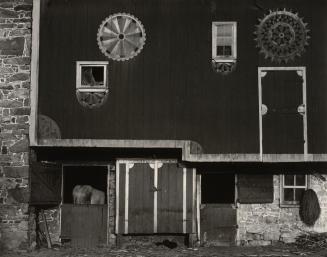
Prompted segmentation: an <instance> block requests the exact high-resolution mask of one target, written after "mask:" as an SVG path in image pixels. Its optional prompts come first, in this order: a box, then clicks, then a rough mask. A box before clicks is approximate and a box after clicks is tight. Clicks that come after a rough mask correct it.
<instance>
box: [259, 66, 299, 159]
mask: <svg viewBox="0 0 327 257" xmlns="http://www.w3.org/2000/svg"><path fill="white" fill-rule="evenodd" d="M262 104H264V105H266V106H267V108H268V111H267V113H266V114H265V115H263V116H262V131H263V134H262V135H263V153H264V154H274V153H275V154H276V153H277V154H288V153H293V154H295V153H298V154H303V153H304V136H303V116H302V115H301V114H299V113H298V111H297V109H298V106H300V105H302V104H305V103H303V78H302V77H300V76H299V75H298V74H297V71H268V72H267V73H266V76H264V77H263V78H262Z"/></svg>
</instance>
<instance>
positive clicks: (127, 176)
mask: <svg viewBox="0 0 327 257" xmlns="http://www.w3.org/2000/svg"><path fill="white" fill-rule="evenodd" d="M132 165H133V164H130V163H128V164H126V173H125V218H124V233H125V234H128V198H129V169H130V168H131V166H132Z"/></svg>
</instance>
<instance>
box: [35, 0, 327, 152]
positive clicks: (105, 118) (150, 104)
mask: <svg viewBox="0 0 327 257" xmlns="http://www.w3.org/2000/svg"><path fill="white" fill-rule="evenodd" d="M254 2H255V1H253V0H219V1H218V0H97V1H89V0H68V1H67V0H56V1H51V0H47V1H42V3H41V5H42V6H41V27H40V76H39V113H41V114H44V115H47V116H49V117H51V118H52V119H54V120H55V121H56V122H57V123H58V125H59V127H60V129H61V134H62V138H82V139H83V138H97V139H183V140H194V141H197V142H198V143H200V144H201V145H202V147H203V149H204V152H206V153H257V152H259V123H258V79H257V67H258V66H281V65H278V64H276V63H272V62H270V61H269V60H265V59H264V57H263V55H262V54H259V51H258V49H256V48H255V42H254V40H253V39H254V35H253V32H254V29H255V25H256V24H257V23H258V22H257V19H258V18H262V17H263V15H264V12H262V11H261V10H260V9H258V8H257V7H255V5H254ZM257 2H258V3H259V5H261V6H263V7H264V8H265V9H266V10H269V9H277V8H284V7H286V8H287V9H292V10H294V11H296V12H299V14H300V16H301V17H304V21H305V22H307V23H309V25H308V26H309V28H310V30H311V32H310V34H311V39H310V46H309V48H308V49H307V51H306V53H304V54H303V55H302V57H301V58H297V59H296V60H295V61H293V62H289V63H288V64H287V66H306V67H307V87H308V100H307V103H308V137H309V152H311V153H321V152H327V140H326V138H327V119H326V117H327V101H325V96H326V95H327V89H326V82H327V72H326V70H327V63H326V62H327V50H326V45H327V33H326V31H327V19H326V11H327V4H326V1H324V0H315V1H308V0H287V1H286V0H284V1H283V0H279V1H273V2H272V1H257ZM117 12H127V13H131V14H133V15H135V16H136V17H137V18H139V19H140V20H141V22H142V23H143V25H144V27H145V30H146V34H147V39H146V43H145V47H144V49H143V50H142V52H141V53H140V54H139V55H138V56H137V57H135V58H133V59H131V60H129V61H125V62H117V61H115V62H114V61H111V60H110V61H109V83H110V85H109V87H110V95H109V98H108V100H107V103H106V104H105V105H104V106H102V107H101V108H99V109H94V110H88V109H85V108H83V107H82V106H81V105H79V103H78V102H77V99H76V96H75V62H76V61H104V60H107V59H106V57H104V56H103V55H102V53H101V52H100V50H99V49H98V45H97V42H96V33H97V30H98V27H99V25H100V24H101V22H102V20H104V19H105V18H106V17H107V16H109V15H110V14H114V13H117ZM212 21H237V23H238V24H237V30H238V31H237V36H238V38H237V43H238V44H237V48H238V58H237V68H236V70H235V71H234V72H233V73H232V74H231V75H228V76H222V75H220V74H216V73H215V72H213V70H212V68H211V22H212Z"/></svg>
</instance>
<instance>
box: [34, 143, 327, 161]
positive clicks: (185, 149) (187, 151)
mask: <svg viewBox="0 0 327 257" xmlns="http://www.w3.org/2000/svg"><path fill="white" fill-rule="evenodd" d="M191 144H192V141H186V140H102V139H40V140H39V142H38V145H37V146H38V147H97V148H149V149H151V148H167V149H169V148H171V149H181V150H182V160H183V161H188V162H264V163H276V162H294V163H295V162H327V153H326V154H324V153H323V154H310V153H309V154H263V155H262V160H261V156H260V153H231V154H205V153H200V154H191Z"/></svg>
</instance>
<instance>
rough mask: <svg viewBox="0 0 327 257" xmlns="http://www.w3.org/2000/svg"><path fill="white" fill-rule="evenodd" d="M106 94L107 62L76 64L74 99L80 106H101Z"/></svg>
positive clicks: (78, 62)
mask: <svg viewBox="0 0 327 257" xmlns="http://www.w3.org/2000/svg"><path fill="white" fill-rule="evenodd" d="M108 92H109V89H108V61H105V62H103V61H92V62H91V61H77V62H76V97H77V100H78V102H79V103H80V104H81V105H82V106H84V107H86V108H90V109H93V108H96V107H100V106H102V105H103V104H104V103H105V101H106V99H107V98H108Z"/></svg>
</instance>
